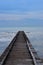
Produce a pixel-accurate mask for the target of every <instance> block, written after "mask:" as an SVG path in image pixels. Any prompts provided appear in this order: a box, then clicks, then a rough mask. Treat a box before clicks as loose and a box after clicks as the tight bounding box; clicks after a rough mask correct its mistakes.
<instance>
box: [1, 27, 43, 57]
mask: <svg viewBox="0 0 43 65" xmlns="http://www.w3.org/2000/svg"><path fill="white" fill-rule="evenodd" d="M19 30H21V31H25V33H26V35H27V37H28V38H29V39H30V42H31V44H32V45H33V47H34V48H35V50H36V51H37V54H38V55H39V57H40V58H43V27H15V28H0V55H1V54H2V53H3V52H4V50H5V49H6V47H7V46H8V45H9V43H10V42H11V40H12V39H13V37H14V36H15V35H16V33H17V31H19Z"/></svg>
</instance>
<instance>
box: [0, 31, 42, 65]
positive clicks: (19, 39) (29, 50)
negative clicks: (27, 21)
mask: <svg viewBox="0 0 43 65" xmlns="http://www.w3.org/2000/svg"><path fill="white" fill-rule="evenodd" d="M0 65H43V64H42V63H41V60H40V58H39V57H38V55H37V53H36V51H35V50H34V48H33V46H32V45H31V43H30V41H29V39H28V38H27V36H26V34H25V33H24V32H23V31H19V32H18V33H17V34H16V36H15V37H14V38H13V40H12V41H11V43H10V44H9V46H8V47H7V48H6V50H5V51H4V52H3V54H2V55H1V57H0Z"/></svg>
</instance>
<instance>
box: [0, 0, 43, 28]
mask: <svg viewBox="0 0 43 65" xmlns="http://www.w3.org/2000/svg"><path fill="white" fill-rule="evenodd" d="M19 26H21V27H22V26H24V27H25V26H26V27H28V26H31V27H32V26H36V27H37V26H39V27H42V26H43V0H0V27H19Z"/></svg>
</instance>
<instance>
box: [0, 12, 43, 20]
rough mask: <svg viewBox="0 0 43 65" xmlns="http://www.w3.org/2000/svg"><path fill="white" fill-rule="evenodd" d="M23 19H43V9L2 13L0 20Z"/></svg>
mask: <svg viewBox="0 0 43 65" xmlns="http://www.w3.org/2000/svg"><path fill="white" fill-rule="evenodd" d="M23 19H42V20H43V11H36V12H24V13H19V12H18V13H16V14H15V13H14V14H13V13H12V14H11V13H10V14H8V13H0V20H23Z"/></svg>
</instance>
